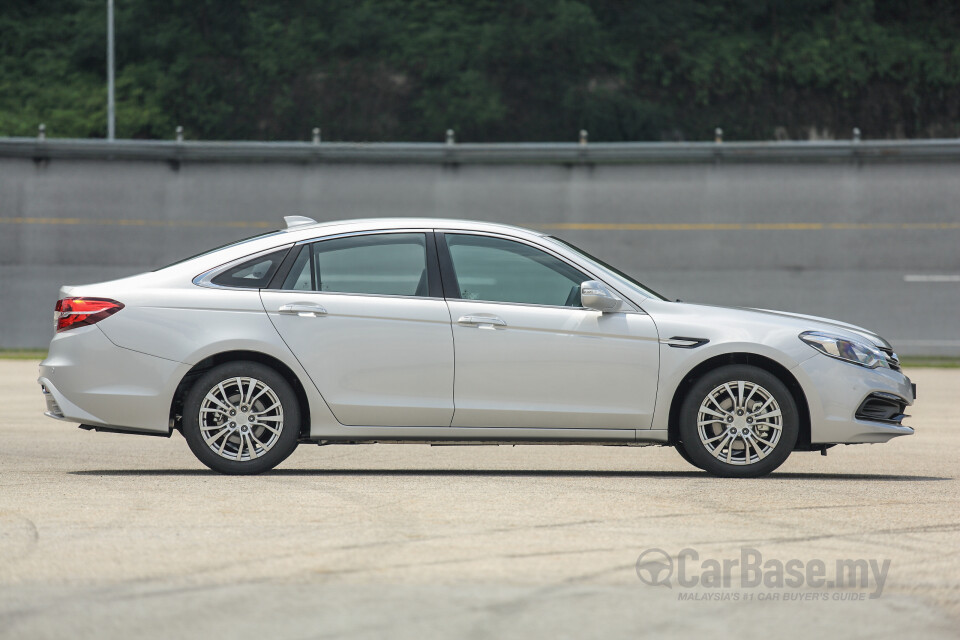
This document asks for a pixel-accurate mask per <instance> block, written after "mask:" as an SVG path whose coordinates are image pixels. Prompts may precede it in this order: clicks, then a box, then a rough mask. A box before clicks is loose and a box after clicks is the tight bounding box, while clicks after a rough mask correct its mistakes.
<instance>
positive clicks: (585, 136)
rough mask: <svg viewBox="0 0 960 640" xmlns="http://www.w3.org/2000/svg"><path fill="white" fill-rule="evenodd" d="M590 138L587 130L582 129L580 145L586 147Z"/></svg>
mask: <svg viewBox="0 0 960 640" xmlns="http://www.w3.org/2000/svg"><path fill="white" fill-rule="evenodd" d="M589 137H590V134H589V133H587V130H586V129H580V144H582V145H586V144H587V140H588V138H589Z"/></svg>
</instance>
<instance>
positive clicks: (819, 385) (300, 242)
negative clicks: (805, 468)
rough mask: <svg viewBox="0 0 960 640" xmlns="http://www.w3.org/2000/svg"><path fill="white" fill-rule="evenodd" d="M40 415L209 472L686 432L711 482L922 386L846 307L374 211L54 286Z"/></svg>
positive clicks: (513, 231) (850, 424) (891, 429)
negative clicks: (760, 297) (662, 279)
mask: <svg viewBox="0 0 960 640" xmlns="http://www.w3.org/2000/svg"><path fill="white" fill-rule="evenodd" d="M56 322H57V332H56V334H55V336H54V338H53V340H52V341H51V344H50V352H49V355H48V357H47V358H46V359H45V360H44V361H43V362H42V363H41V365H40V379H39V382H40V384H41V386H42V390H43V392H44V394H45V397H46V399H47V406H48V411H47V415H49V416H51V417H54V418H59V419H62V420H67V421H72V422H79V423H81V426H82V427H84V428H87V429H94V430H98V431H121V432H129V433H140V434H148V435H161V436H169V435H170V434H171V433H172V432H173V431H177V430H179V431H181V432H182V434H183V435H184V437H185V439H186V440H187V442H188V444H189V445H190V448H191V449H192V451H193V452H194V453H195V454H196V455H197V457H198V458H199V459H200V460H201V461H202V462H203V463H204V464H206V465H207V466H209V467H210V468H212V469H214V470H217V471H220V472H224V473H259V472H262V471H265V470H268V469H271V468H273V467H274V466H276V465H277V464H279V463H280V462H282V461H283V460H284V459H285V458H286V457H287V456H289V455H290V454H291V453H292V452H293V450H294V448H295V447H296V446H297V444H298V443H300V442H314V443H319V444H337V443H374V442H396V443H402V442H412V443H455V442H464V443H476V442H487V443H511V444H513V443H561V442H579V443H584V444H615V445H642V444H661V445H670V446H674V447H676V448H677V450H678V452H679V453H680V454H681V455H682V456H683V457H684V458H685V459H686V460H687V461H688V462H690V463H691V464H693V465H695V466H697V467H700V468H701V469H704V470H705V471H707V472H709V473H713V474H716V475H722V476H741V477H745V476H758V475H764V474H766V473H769V472H771V471H772V470H774V469H775V468H777V467H778V466H779V465H780V464H782V463H783V461H784V460H785V459H786V458H787V456H789V455H790V453H791V452H792V451H794V450H802V451H816V450H825V449H826V448H827V447H829V446H832V445H834V444H838V443H850V444H852V443H865V442H885V441H887V440H889V439H890V438H892V437H894V436H898V435H906V434H910V433H913V429H911V428H909V427H906V426H903V425H902V424H901V421H902V419H903V417H904V415H903V412H904V409H905V408H906V406H908V405H910V404H912V402H913V400H914V396H915V388H914V387H913V385H911V383H910V381H909V379H908V378H907V377H906V376H904V375H903V373H902V372H901V371H900V366H899V362H898V360H897V358H896V355H895V354H894V353H893V350H892V348H891V347H890V345H889V344H888V343H886V342H885V341H884V340H883V339H882V338H880V337H879V336H877V335H875V334H873V333H871V332H869V331H866V330H864V329H861V328H859V327H854V326H851V325H847V324H844V323H839V322H835V321H831V320H825V319H822V318H813V317H810V316H802V315H797V314H788V313H778V312H770V311H763V310H757V309H731V308H722V307H713V306H705V305H695V304H688V303H681V302H673V301H669V300H667V299H665V298H663V297H662V296H659V295H658V294H656V293H654V292H652V291H650V290H649V289H647V288H646V287H644V286H643V285H641V284H640V283H638V282H636V281H635V280H633V279H632V278H630V277H629V276H627V275H625V274H623V273H621V272H620V271H618V270H616V269H614V268H613V267H610V266H609V265H606V264H605V263H603V262H601V261H600V260H598V259H596V258H594V257H592V256H590V255H589V254H587V253H585V252H583V251H581V250H579V249H577V248H576V247H574V246H573V245H570V244H568V243H566V242H564V241H562V240H559V239H557V238H553V237H551V236H548V235H545V234H543V233H539V232H536V231H530V230H526V229H521V228H518V227H511V226H506V225H498V224H490V223H479V222H464V221H456V220H436V219H370V220H353V221H343V222H332V223H324V224H316V223H314V222H313V221H312V220H309V219H306V218H298V217H292V218H288V227H287V228H286V229H284V230H280V231H275V232H271V233H267V234H263V235H261V236H257V237H254V238H250V239H247V240H244V241H241V242H238V243H234V244H232V245H228V246H226V247H223V248H220V249H216V250H213V251H210V252H207V253H205V254H201V255H200V256H196V257H194V258H191V259H188V260H186V261H182V262H180V263H176V264H174V265H171V266H168V267H165V268H162V269H159V270H157V271H153V272H150V273H144V274H140V275H137V276H133V277H130V278H124V279H121V280H116V281H112V282H105V283H100V284H93V285H84V286H79V287H64V288H63V289H61V299H60V301H59V302H58V303H57V315H56Z"/></svg>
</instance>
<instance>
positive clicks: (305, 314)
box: [277, 302, 327, 318]
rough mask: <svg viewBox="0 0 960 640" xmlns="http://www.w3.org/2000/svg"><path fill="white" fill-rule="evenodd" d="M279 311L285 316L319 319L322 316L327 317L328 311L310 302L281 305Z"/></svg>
mask: <svg viewBox="0 0 960 640" xmlns="http://www.w3.org/2000/svg"><path fill="white" fill-rule="evenodd" d="M277 311H279V312H280V313H282V314H284V315H291V316H300V317H302V318H319V317H320V316H325V315H327V310H326V309H324V308H323V307H321V306H320V305H318V304H311V303H309V302H292V303H290V304H284V305H281V306H280V308H279V309H277Z"/></svg>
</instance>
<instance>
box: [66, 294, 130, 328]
mask: <svg viewBox="0 0 960 640" xmlns="http://www.w3.org/2000/svg"><path fill="white" fill-rule="evenodd" d="M120 309H123V303H122V302H117V301H116V300H110V299H109V298H64V299H62V300H57V313H56V318H57V333H60V332H61V331H66V330H67V329H76V328H77V327H88V326H90V325H92V324H96V323H98V322H100V321H101V320H103V319H104V318H109V317H110V316H112V315H113V314H115V313H116V312H117V311H120Z"/></svg>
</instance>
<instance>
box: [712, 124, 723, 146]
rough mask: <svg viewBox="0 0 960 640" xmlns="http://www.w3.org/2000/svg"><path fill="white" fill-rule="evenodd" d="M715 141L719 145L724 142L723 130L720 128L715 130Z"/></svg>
mask: <svg viewBox="0 0 960 640" xmlns="http://www.w3.org/2000/svg"><path fill="white" fill-rule="evenodd" d="M713 141H714V142H716V143H717V144H720V143H722V142H723V129H721V128H720V127H717V128H716V129H714V130H713Z"/></svg>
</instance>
